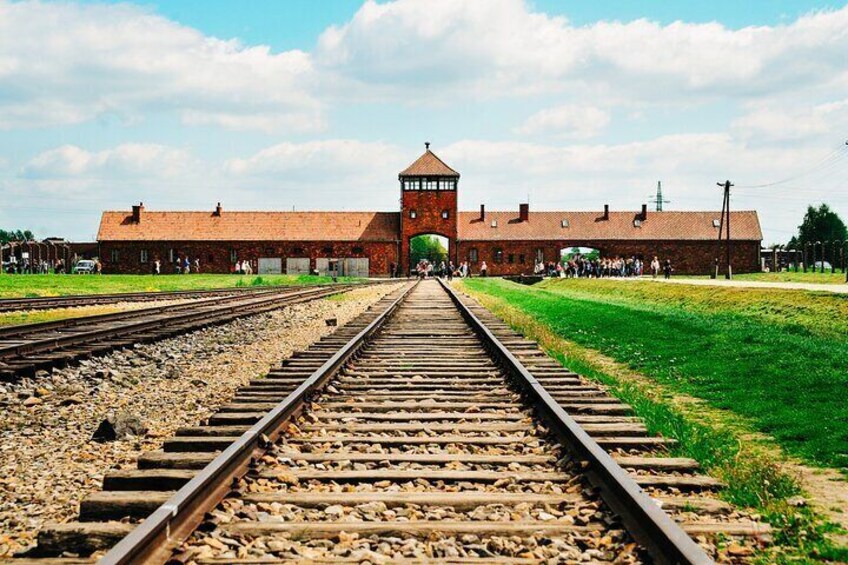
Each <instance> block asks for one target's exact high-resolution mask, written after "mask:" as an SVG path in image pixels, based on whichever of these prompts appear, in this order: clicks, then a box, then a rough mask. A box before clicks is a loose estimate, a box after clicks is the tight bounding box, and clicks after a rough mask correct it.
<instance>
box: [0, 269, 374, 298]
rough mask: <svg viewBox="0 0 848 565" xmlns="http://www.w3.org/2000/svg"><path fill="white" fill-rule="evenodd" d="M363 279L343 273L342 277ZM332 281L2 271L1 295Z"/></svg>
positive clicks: (297, 277) (295, 277) (322, 281)
mask: <svg viewBox="0 0 848 565" xmlns="http://www.w3.org/2000/svg"><path fill="white" fill-rule="evenodd" d="M355 280H359V279H353V278H350V277H340V278H339V281H342V282H350V281H355ZM329 282H332V279H331V278H330V277H317V276H311V275H262V276H256V275H213V274H208V275H205V274H199V275H158V276H156V275H99V276H98V275H5V274H4V275H0V298H22V297H36V296H64V295H69V294H111V293H116V292H152V291H167V290H203V289H210V288H229V287H236V286H237V287H241V286H259V285H261V286H265V285H268V286H274V285H310V284H326V283H329Z"/></svg>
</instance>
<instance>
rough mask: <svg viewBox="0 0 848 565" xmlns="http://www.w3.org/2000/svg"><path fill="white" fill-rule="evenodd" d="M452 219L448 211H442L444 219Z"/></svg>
mask: <svg viewBox="0 0 848 565" xmlns="http://www.w3.org/2000/svg"><path fill="white" fill-rule="evenodd" d="M449 217H450V212H449V211H448V210H442V219H443V220H447V219H448V218H449Z"/></svg>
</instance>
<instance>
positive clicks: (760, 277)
mask: <svg viewBox="0 0 848 565" xmlns="http://www.w3.org/2000/svg"><path fill="white" fill-rule="evenodd" d="M721 276H722V277H723V276H724V275H721ZM675 278H686V277H683V276H681V277H675ZM701 278H707V277H701ZM733 278H734V279H736V280H740V281H762V282H798V283H816V284H845V274H844V273H840V272H839V271H838V270H837V272H836V273H833V274H831V273H830V271H826V272H824V273H813V272H812V271H808V272H806V273H805V272H803V271H799V272H797V273H796V272H795V271H790V272H784V273H746V274H740V275H733Z"/></svg>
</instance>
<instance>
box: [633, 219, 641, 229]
mask: <svg viewBox="0 0 848 565" xmlns="http://www.w3.org/2000/svg"><path fill="white" fill-rule="evenodd" d="M633 226H634V227H637V228H641V227H642V220H640V219H638V218H637V219H635V220H633Z"/></svg>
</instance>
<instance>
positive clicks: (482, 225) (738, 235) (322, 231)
mask: <svg viewBox="0 0 848 565" xmlns="http://www.w3.org/2000/svg"><path fill="white" fill-rule="evenodd" d="M719 216H720V212H652V211H649V212H648V217H647V219H646V220H645V221H643V222H641V226H640V227H637V226H636V225H634V220H635V219H637V218H638V217H639V212H610V215H609V219H608V220H603V219H602V218H603V212H530V216H529V220H528V221H526V222H521V221H519V219H518V212H517V211H516V212H492V211H486V220H485V221H484V222H481V221H480V213H479V212H476V211H475V212H460V213H459V219H458V222H459V226H458V227H459V239H460V240H463V241H496V240H501V241H508V240H512V241H517V240H563V239H573V240H596V241H609V240H668V241H685V240H713V239H716V238H717V237H718V228H716V227H714V226H713V220H715V219H718V218H719ZM493 220H497V227H492V221H493ZM563 220H567V221H568V226H567V227H563V225H562V221H563ZM399 224H400V214H399V213H398V212H230V211H226V210H225V211H223V213H222V214H221V215H220V216H217V215H215V214H213V213H212V212H153V211H148V210H143V211H142V212H141V222H139V223H136V222H133V221H132V212H129V211H121V212H103V216H102V218H101V221H100V230H99V231H98V234H97V239H98V241H396V240H397V239H398V237H399V235H398V234H399V232H400V227H399ZM730 227H731V236H732V237H733V239H734V240H744V241H760V240H762V238H763V235H762V231H761V229H760V222H759V219H758V217H757V213H756V212H753V211H739V212H733V213H732V214H731V225H730Z"/></svg>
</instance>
